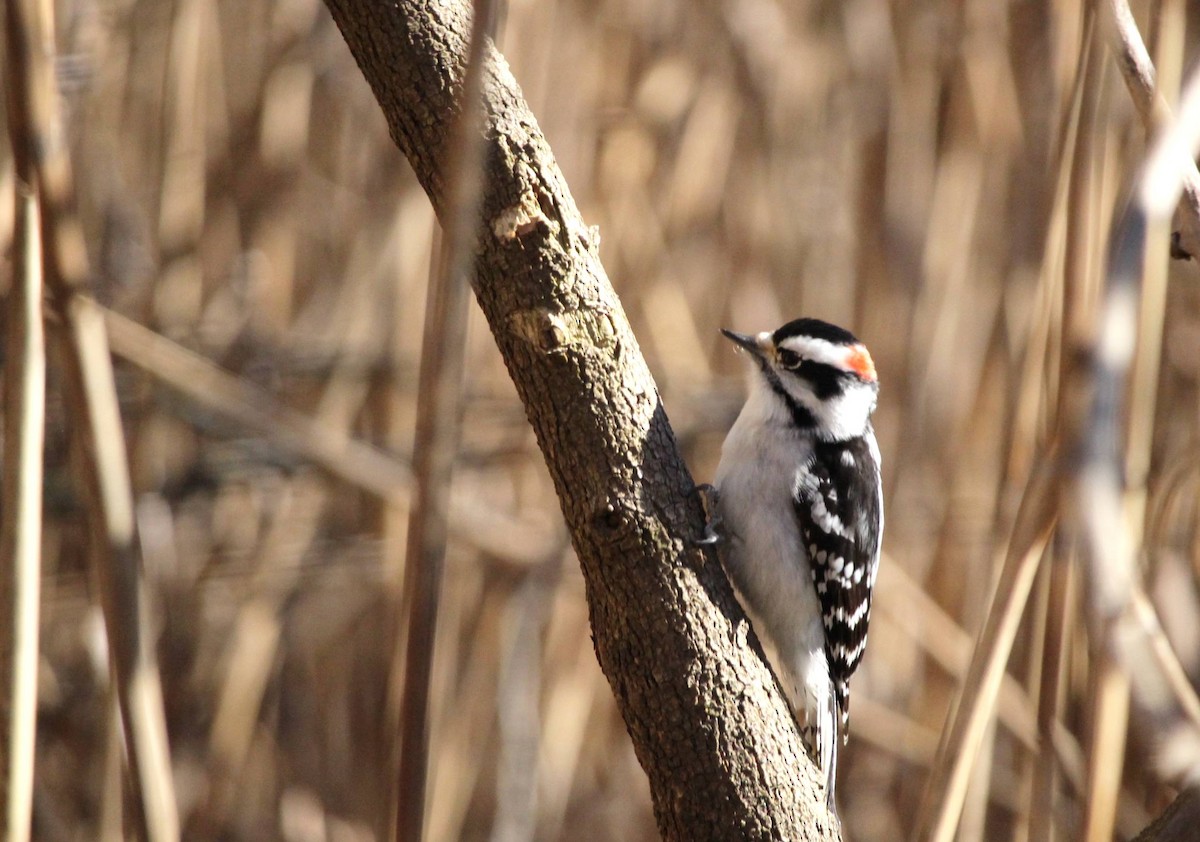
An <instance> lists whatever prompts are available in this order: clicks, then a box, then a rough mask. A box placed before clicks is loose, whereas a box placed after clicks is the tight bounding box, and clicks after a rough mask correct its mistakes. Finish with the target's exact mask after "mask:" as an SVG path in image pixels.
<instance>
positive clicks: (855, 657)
mask: <svg viewBox="0 0 1200 842" xmlns="http://www.w3.org/2000/svg"><path fill="white" fill-rule="evenodd" d="M722 333H724V334H725V335H726V336H727V337H729V339H731V340H732V341H733V342H735V343H736V344H737V345H739V346H740V347H741V348H743V349H745V350H746V351H748V352H749V355H750V357H751V359H752V360H753V361H754V364H755V371H754V372H753V375H752V377H751V385H750V394H749V397H748V398H747V400H746V404H745V406H743V408H742V411H741V414H740V415H738V418H737V421H736V422H735V423H734V425H733V428H732V429H731V430H730V431H729V435H728V436H727V437H726V439H725V444H724V446H723V447H722V449H721V461H720V465H719V466H718V468H717V473H716V477H715V479H714V485H715V486H716V490H717V492H718V493H717V495H716V498H717V499H716V517H717V519H718V522H719V523H720V524H721V532H722V538H723V543H724V551H723V558H724V562H725V567H726V569H727V571H728V572H729V576H730V578H731V579H732V580H733V583H734V584H735V585H736V586H737V589H738V591H739V592H740V593H741V595H742V597H743V598H744V601H745V603H746V606H747V608H749V609H750V612H751V614H752V616H753V617H755V618H756V619H757V621H758V626H757V628H758V629H759V630H760V631H765V632H766V636H767V637H768V638H769V639H770V640H771V641H772V642H773V643H774V645H775V648H776V650H777V651H778V653H779V658H780V660H781V661H782V663H779V664H776V666H777V667H779V668H781V670H782V672H783V674H784V675H783V677H784V678H785V679H786V680H788V681H790V683H791V687H790V689H791V690H792V691H793V694H794V695H793V700H792V702H793V705H794V707H795V710H796V713H797V717H798V719H799V721H800V724H801V726H802V728H803V730H804V735H805V738H806V740H807V742H808V744H809V749H810V751H811V752H812V754H813V758H814V760H815V761H816V762H817V763H819V764H820V767H821V769H822V771H823V772H824V773H825V777H826V799H827V802H828V804H829V807H830V809H831V810H832V809H833V804H834V797H833V791H834V779H835V777H836V774H837V755H838V743H839V734H840V739H841V741H843V742H844V741H845V739H846V736H847V725H848V723H849V712H850V690H849V681H850V676H851V675H852V674H853V673H854V670H855V669H856V668H857V667H858V665H859V662H860V661H862V657H863V651H864V649H865V647H866V642H867V623H868V621H869V620H870V616H871V592H872V590H873V588H874V587H875V577H876V574H877V573H878V570H879V549H880V541H881V538H882V535H883V486H882V483H881V481H880V454H879V445H878V444H877V443H876V441H875V433H874V430H872V428H871V413H872V412H873V411H874V409H875V401H876V397H877V395H878V393H879V381H878V379H877V378H876V375H875V365H874V363H873V362H872V360H871V355H870V354H869V353H868V352H867V349H866V347H865V346H864V345H863V344H862V343H861V342H859V341H858V340H857V339H856V338H855V337H854V335H853V334H851V333H850V332H849V331H847V330H843V329H842V328H840V327H836V326H834V325H831V324H828V323H826V322H823V321H820V320H818V319H797V320H795V321H792V322H788V323H787V324H785V325H784V326H783V327H781V328H779V329H778V330H776V331H775V332H774V333H767V332H763V333H759V334H756V335H753V336H747V335H743V334H740V333H733V332H732V331H728V330H723V331H722Z"/></svg>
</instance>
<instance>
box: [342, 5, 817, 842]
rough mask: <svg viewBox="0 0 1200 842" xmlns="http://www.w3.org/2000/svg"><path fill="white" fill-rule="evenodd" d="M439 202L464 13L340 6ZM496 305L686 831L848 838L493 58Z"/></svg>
mask: <svg viewBox="0 0 1200 842" xmlns="http://www.w3.org/2000/svg"><path fill="white" fill-rule="evenodd" d="M327 4H328V6H329V8H330V10H331V11H332V13H333V16H334V19H335V20H336V21H337V23H338V26H339V27H340V28H341V30H342V33H343V35H344V36H345V38H346V42H347V43H348V44H349V46H350V50H351V52H352V53H353V54H354V56H355V58H356V60H357V61H358V63H359V66H360V67H361V68H362V70H363V73H364V75H365V76H366V78H367V80H368V82H369V83H370V84H371V87H372V88H373V90H374V92H375V96H376V98H377V99H378V100H379V103H380V105H381V106H382V108H383V111H384V114H385V115H386V117H387V120H388V123H389V126H390V127H391V132H392V136H393V138H394V139H395V140H396V142H397V144H398V145H399V146H400V148H401V149H402V150H403V151H404V153H405V154H406V155H407V156H408V159H409V161H410V162H411V164H412V166H413V169H414V170H415V171H416V174H417V177H418V179H420V181H421V184H422V185H423V186H424V188H425V190H426V192H427V193H428V194H429V197H430V200H431V201H432V203H433V206H434V208H435V210H436V211H437V212H438V214H439V215H442V216H444V214H445V213H446V211H447V200H448V197H447V193H446V188H447V185H446V176H447V171H446V169H445V167H444V164H445V163H446V160H445V158H446V150H447V148H448V138H449V133H450V129H451V126H452V125H453V121H454V113H455V108H456V101H455V100H456V94H457V91H458V89H459V86H460V85H461V81H462V71H463V67H464V63H465V54H466V47H467V32H468V27H469V22H468V8H467V6H466V4H464V3H461V2H455V3H434V2H430V1H429V0H410V1H409V2H403V3H388V4H380V3H372V2H369V1H368V0H327ZM484 96H485V101H486V106H487V112H488V113H487V129H486V136H487V139H486V147H487V148H486V161H487V164H486V171H485V172H486V176H485V182H486V183H485V187H484V195H483V203H482V207H483V219H484V229H483V230H484V233H483V237H482V241H481V243H480V251H479V256H478V263H477V267H476V275H475V277H474V279H473V284H474V289H475V293H476V297H477V299H478V301H479V304H480V306H481V307H482V309H483V312H484V314H485V315H486V317H487V319H488V323H489V324H490V326H491V329H492V332H493V334H494V336H495V339H496V343H497V345H498V346H499V348H500V352H501V354H502V355H503V357H504V360H505V363H506V364H507V366H508V370H509V373H510V375H511V376H512V378H513V381H514V383H515V384H516V387H517V391H518V393H519V394H520V397H521V399H522V401H523V402H524V404H525V407H526V412H527V414H528V416H529V419H530V422H531V424H532V425H533V428H534V430H535V432H536V434H537V439H538V443H539V446H540V447H541V449H542V453H543V454H544V456H545V458H546V463H547V466H548V467H549V470H550V474H551V476H552V478H553V480H554V483H555V488H556V490H557V493H558V497H559V500H560V503H561V505H562V510H563V514H564V515H565V517H566V522H567V525H568V527H569V528H570V530H571V534H572V537H573V540H574V544H575V548H576V550H577V552H578V554H579V558H580V562H581V565H582V568H583V574H584V579H585V582H586V591H587V599H588V606H589V610H590V614H591V620H592V628H593V634H594V639H595V646H596V654H597V657H598V658H599V661H600V666H601V668H602V669H603V670H604V673H605V675H606V676H607V677H608V680H609V682H610V684H611V685H612V688H613V692H614V693H615V695H616V698H617V702H618V705H619V707H620V709H621V713H622V715H623V716H624V718H625V722H626V725H627V727H628V729H629V732H630V735H631V736H632V738H633V744H634V748H635V750H636V752H637V755H638V758H639V760H640V762H641V764H642V766H643V768H645V770H646V773H647V775H648V776H649V779H650V788H651V794H652V797H653V800H654V808H655V815H656V817H657V821H658V824H659V829H660V831H661V832H662V833H663V835H664V836H665V837H666V838H668V839H681V840H682V839H688V840H701V839H731V838H740V839H783V838H788V839H794V840H815V839H835V838H837V830H836V827H835V824H836V823H835V822H834V820H833V819H832V818H831V817H830V816H829V815H828V814H827V813H826V811H825V809H824V806H823V804H822V798H821V785H820V783H819V780H818V778H817V776H816V773H815V770H814V769H813V767H812V765H811V763H810V762H808V760H807V759H806V755H805V754H804V751H803V749H802V747H801V743H800V740H799V736H798V734H797V732H796V728H795V725H794V722H793V720H792V717H791V715H790V712H789V711H788V708H787V705H786V702H785V701H784V699H783V697H782V695H781V694H780V693H779V692H778V689H777V686H776V683H775V681H774V679H773V677H772V676H771V674H770V672H769V670H768V669H767V668H766V666H765V664H764V661H763V660H762V657H761V650H759V649H758V648H757V646H755V645H754V644H753V643H752V642H750V641H751V640H752V638H749V636H748V624H747V623H746V620H745V618H744V616H743V615H742V613H741V611H740V609H739V608H738V606H737V604H736V602H735V601H734V599H733V597H732V592H731V590H730V588H729V585H728V582H727V580H726V579H725V576H724V574H723V572H722V571H721V569H720V567H719V565H718V564H717V563H716V561H715V559H713V558H712V557H711V556H708V555H706V554H705V553H703V552H701V551H700V550H698V549H696V548H694V547H691V546H690V545H689V544H688V542H687V540H686V537H685V536H687V535H689V534H696V533H698V532H699V531H700V528H701V522H700V509H699V505H698V503H697V502H695V501H691V502H689V500H688V493H689V491H690V489H691V487H692V480H691V477H690V476H689V475H688V472H687V469H686V467H685V466H684V464H683V461H682V459H681V457H680V455H679V452H678V448H677V446H676V442H675V439H674V436H673V434H672V432H671V429H670V426H669V425H668V423H667V417H666V413H665V411H664V409H663V406H662V403H661V401H660V399H659V396H658V392H657V389H656V388H655V385H654V381H653V379H652V378H651V376H650V372H649V370H648V368H647V366H646V363H645V361H644V360H643V358H642V356H641V353H640V351H639V349H638V345H637V340H636V339H635V338H634V336H633V334H632V332H631V330H630V327H629V324H628V322H627V321H626V319H625V316H624V313H623V312H622V310H621V306H620V303H619V302H618V300H617V297H616V294H615V293H614V292H613V289H612V287H611V285H610V284H609V282H608V279H607V277H606V275H605V273H604V269H603V267H602V266H601V265H600V261H599V258H598V254H597V252H598V245H599V243H598V236H597V234H596V233H595V232H594V231H593V230H589V229H588V228H587V227H586V226H585V225H584V223H583V220H582V219H581V217H580V214H579V211H578V209H577V208H576V206H575V203H574V201H573V200H572V198H571V195H570V192H569V191H568V189H567V185H566V183H565V182H564V180H563V177H562V174H561V173H560V172H559V170H558V167H557V165H556V164H555V162H554V160H553V157H552V155H551V153H550V149H549V147H548V146H547V144H546V141H545V139H544V138H543V137H542V135H541V132H540V131H539V129H538V127H537V123H536V121H535V119H534V117H533V115H532V114H530V112H529V110H528V108H527V107H526V105H525V103H524V101H523V99H522V97H521V94H520V91H519V89H518V88H517V85H516V83H515V81H514V80H513V78H512V76H511V74H510V73H509V70H508V68H507V65H506V64H505V62H504V60H503V58H502V57H501V56H500V55H499V54H498V53H497V52H496V51H495V50H494V49H490V48H489V50H488V59H487V64H486V69H485V79H484Z"/></svg>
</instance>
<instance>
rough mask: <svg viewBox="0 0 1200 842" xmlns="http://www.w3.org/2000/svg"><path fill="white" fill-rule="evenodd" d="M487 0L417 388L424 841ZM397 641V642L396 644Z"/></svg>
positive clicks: (466, 93)
mask: <svg viewBox="0 0 1200 842" xmlns="http://www.w3.org/2000/svg"><path fill="white" fill-rule="evenodd" d="M494 27H495V21H494V19H493V5H492V3H491V2H490V0H475V2H474V10H473V16H472V23H471V36H470V41H469V42H468V46H467V59H466V65H465V68H464V70H463V78H462V83H461V91H460V95H459V113H458V117H457V120H456V124H455V127H454V129H453V132H452V136H451V138H450V144H449V147H448V153H447V154H448V155H449V163H448V164H447V169H446V170H445V171H444V174H443V177H444V178H446V179H447V183H448V187H447V194H446V201H447V204H446V212H445V215H444V217H443V219H444V229H445V237H444V239H443V243H442V245H443V248H442V252H441V260H440V261H439V263H438V265H437V267H436V268H437V273H438V275H437V277H436V278H434V277H432V276H431V290H430V293H429V296H428V300H427V302H426V315H425V330H424V334H423V337H422V348H421V371H420V376H419V380H418V385H417V422H416V434H415V438H414V442H413V480H414V484H413V501H412V502H413V505H412V510H411V515H410V519H409V526H408V549H407V552H406V553H405V558H406V564H405V576H404V593H403V595H402V599H401V603H400V608H401V610H405V611H407V617H406V618H405V620H406V628H405V633H404V658H403V662H401V660H400V658H399V653H397V656H396V658H395V659H394V662H393V663H394V664H395V668H396V669H400V667H401V663H402V664H403V675H404V679H403V683H402V684H400V683H399V682H397V681H396V680H395V679H393V681H392V682H391V684H390V686H391V687H402V688H403V689H402V692H401V698H400V703H399V706H398V709H399V715H400V721H399V724H398V728H397V730H396V731H395V732H394V733H393V734H392V735H391V739H392V752H393V755H394V756H395V758H396V760H395V768H396V769H397V773H396V783H395V787H394V789H393V791H392V799H391V803H392V808H391V815H392V822H393V823H392V825H391V828H390V830H389V832H388V835H387V838H389V839H391V840H393V842H421V839H422V837H423V834H424V831H425V806H426V805H425V799H426V778H427V774H428V765H429V693H430V675H431V672H432V663H433V657H434V634H435V631H436V627H437V617H438V605H439V603H440V602H441V598H442V596H441V588H442V568H443V565H444V563H445V554H446V541H447V538H448V534H449V533H448V529H447V521H448V518H449V502H450V478H451V474H452V470H453V465H454V461H455V456H456V453H457V449H458V441H459V425H460V421H461V414H462V407H461V404H462V377H463V363H464V355H465V348H466V330H467V312H468V307H469V306H470V289H471V282H472V278H473V275H474V269H475V261H476V248H477V244H476V243H477V239H478V236H479V233H478V232H479V230H480V226H481V220H480V209H481V207H482V197H483V189H484V188H483V172H484V160H483V156H484V149H485V146H484V141H483V126H484V114H483V110H484V104H483V62H484V55H485V51H486V49H487V46H488V43H489V42H490V41H491V34H492V32H493V31H494ZM397 648H398V647H397Z"/></svg>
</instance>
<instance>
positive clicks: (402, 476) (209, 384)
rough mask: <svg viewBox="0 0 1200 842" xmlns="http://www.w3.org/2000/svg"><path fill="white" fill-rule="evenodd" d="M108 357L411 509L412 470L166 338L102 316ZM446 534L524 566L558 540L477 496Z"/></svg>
mask: <svg viewBox="0 0 1200 842" xmlns="http://www.w3.org/2000/svg"><path fill="white" fill-rule="evenodd" d="M104 318H105V322H106V324H107V326H108V335H109V341H110V343H111V345H112V350H113V353H114V354H116V355H117V356H119V357H121V358H122V359H124V360H126V361H127V362H129V363H132V364H133V365H135V366H137V367H138V368H140V369H142V370H144V371H146V372H147V373H149V374H151V375H153V376H154V377H155V378H156V379H157V380H158V381H160V382H161V383H163V384H164V385H166V386H168V387H170V388H171V389H173V390H175V391H178V392H179V393H180V394H182V395H184V396H185V397H187V398H188V399H189V400H191V401H194V402H195V403H197V404H198V405H200V406H203V407H205V408H206V409H210V410H212V411H214V412H217V413H219V414H220V415H222V416H223V417H225V418H228V419H229V420H231V421H233V422H235V423H236V424H238V425H239V426H241V427H243V428H245V429H246V430H247V431H249V432H253V433H255V434H257V435H260V436H262V437H264V438H265V439H266V440H267V441H268V442H270V443H271V444H272V445H274V446H276V447H279V448H280V449H282V450H285V451H288V452H291V453H295V454H297V455H298V456H301V457H302V458H304V459H306V460H309V461H311V462H312V463H313V464H314V465H317V466H319V467H320V468H321V469H322V470H324V471H326V472H327V473H328V474H329V475H330V476H333V477H337V478H338V479H340V480H342V481H343V482H346V483H349V484H350V485H352V486H355V487H357V488H361V489H363V490H364V491H367V492H369V493H371V494H372V495H374V496H376V497H378V498H380V499H382V500H384V501H387V502H389V503H390V504H391V505H393V506H396V507H398V508H400V509H405V508H407V507H408V505H409V500H410V495H411V493H412V491H411V489H412V482H413V478H412V471H411V469H410V468H409V466H408V465H407V464H406V463H404V462H402V461H401V460H400V459H398V458H397V457H395V456H394V455H391V454H389V453H386V452H385V451H382V450H379V449H378V448H375V447H372V446H371V445H369V444H367V443H365V442H363V441H360V440H358V439H356V438H353V437H351V436H350V434H349V432H348V430H347V429H346V427H345V426H344V425H339V424H331V423H329V422H327V421H323V420H319V419H313V418H310V417H309V416H307V415H305V414H303V413H301V412H297V411H296V410H293V409H291V408H289V407H287V406H283V405H282V404H280V403H279V401H277V400H276V399H275V398H274V397H272V396H271V395H270V394H269V393H268V392H266V391H264V390H263V389H261V388H259V387H257V386H255V385H254V384H252V383H251V382H249V381H248V380H245V379H243V378H238V377H236V376H235V375H233V374H230V373H228V372H225V371H223V370H222V369H221V368H220V367H219V366H217V365H215V364H213V363H212V362H210V361H208V360H207V359H205V358H204V357H202V356H200V355H199V354H197V353H195V352H194V351H191V350H189V349H187V348H184V347H183V346H181V345H179V344H178V343H176V342H173V341H172V340H170V339H168V338H167V337H165V336H162V335H160V334H157V333H155V332H154V331H152V330H150V329H149V328H146V327H143V326H142V325H139V324H138V323H137V322H134V321H132V320H131V319H128V318H126V317H125V316H122V315H120V314H119V313H116V312H114V311H112V310H105V311H104ZM450 510H451V519H450V524H451V531H452V533H453V534H454V536H455V537H456V538H457V539H460V540H463V541H465V542H467V543H468V544H469V545H471V546H475V547H477V548H478V549H480V550H482V551H484V552H489V553H494V554H495V555H498V556H501V557H503V558H508V559H511V560H512V561H514V562H516V563H518V564H522V565H535V564H538V563H540V562H541V561H542V560H544V559H545V558H546V557H547V556H548V555H550V554H551V553H552V552H553V551H554V548H555V547H557V546H558V543H559V539H558V537H557V536H556V535H554V534H553V533H551V532H549V531H547V530H546V529H545V528H543V527H541V526H538V525H536V524H533V523H531V522H527V521H526V522H522V521H516V520H514V519H513V518H512V517H510V516H508V515H506V514H504V513H502V512H500V511H498V510H496V509H495V508H493V507H492V506H491V504H490V503H489V502H488V501H486V500H484V499H482V498H481V497H480V496H479V495H478V494H473V493H470V492H466V491H463V492H458V491H456V492H454V493H453V494H452V495H451V501H450Z"/></svg>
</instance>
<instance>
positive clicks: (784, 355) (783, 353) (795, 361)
mask: <svg viewBox="0 0 1200 842" xmlns="http://www.w3.org/2000/svg"><path fill="white" fill-rule="evenodd" d="M778 359H779V364H780V365H781V366H783V367H784V368H799V367H800V363H802V362H804V358H803V357H801V356H800V355H799V354H797V353H796V352H795V351H790V350H788V349H787V348H780V349H779V354H778Z"/></svg>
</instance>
